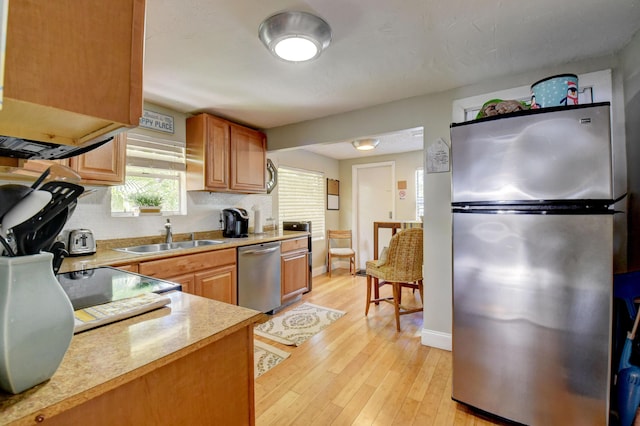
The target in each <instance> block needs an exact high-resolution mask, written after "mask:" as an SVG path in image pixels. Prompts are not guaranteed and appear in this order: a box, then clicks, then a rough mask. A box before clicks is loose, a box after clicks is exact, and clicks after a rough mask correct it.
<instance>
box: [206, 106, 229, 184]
mask: <svg viewBox="0 0 640 426" xmlns="http://www.w3.org/2000/svg"><path fill="white" fill-rule="evenodd" d="M205 186H206V187H207V189H227V188H229V123H227V122H226V121H224V120H219V119H217V118H215V117H211V116H207V140H206V148H205Z"/></svg>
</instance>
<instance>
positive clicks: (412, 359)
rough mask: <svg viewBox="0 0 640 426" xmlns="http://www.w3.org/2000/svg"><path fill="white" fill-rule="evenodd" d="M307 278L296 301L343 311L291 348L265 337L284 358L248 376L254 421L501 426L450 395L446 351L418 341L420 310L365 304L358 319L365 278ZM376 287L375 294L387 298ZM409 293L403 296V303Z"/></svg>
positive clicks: (338, 274) (342, 273)
mask: <svg viewBox="0 0 640 426" xmlns="http://www.w3.org/2000/svg"><path fill="white" fill-rule="evenodd" d="M332 275H333V277H332V278H331V279H329V278H328V277H326V276H324V275H323V276H318V277H314V278H313V291H311V292H310V293H308V294H306V295H303V297H302V300H301V301H300V302H297V303H295V304H293V305H291V306H288V307H287V308H286V309H285V310H288V309H292V308H294V307H295V306H298V305H299V304H300V303H303V302H310V303H314V304H317V305H321V306H326V307H330V308H334V309H339V310H342V311H345V312H346V313H347V314H346V315H345V316H343V317H342V318H340V319H339V320H338V321H336V322H335V323H334V324H332V325H331V326H330V327H327V328H326V329H324V330H323V331H321V332H320V333H318V334H316V335H315V336H313V337H312V338H311V339H309V340H307V341H306V342H305V343H303V344H302V345H301V346H299V347H288V346H285V345H282V344H279V343H276V342H273V341H271V340H268V339H262V338H260V337H256V338H259V339H261V340H264V341H265V342H267V343H269V344H271V345H273V346H277V347H279V348H280V349H283V350H285V351H287V352H290V353H291V356H290V357H289V358H288V359H287V360H285V361H284V362H282V363H281V364H279V365H277V366H276V367H274V368H273V369H271V370H270V371H268V372H267V373H265V374H264V375H262V376H260V377H259V378H258V379H257V380H256V384H255V402H256V424H257V425H258V426H268V425H278V426H280V425H374V424H375V425H465V426H480V425H504V423H500V422H498V421H497V420H495V419H488V418H485V417H482V416H481V415H480V414H478V413H475V412H474V411H472V410H470V409H469V408H467V407H466V406H464V405H461V404H458V403H456V402H455V401H453V400H451V352H448V351H444V350H440V349H435V348H430V347H427V346H423V345H421V344H420V334H421V329H422V313H415V314H410V315H404V316H402V317H401V319H400V321H401V326H402V331H401V332H400V333H398V332H396V328H395V320H394V316H393V306H391V305H390V304H388V303H381V304H380V305H379V306H375V305H372V306H371V308H370V310H369V316H368V317H365V316H364V308H365V297H366V279H365V277H360V276H356V277H353V276H351V275H349V274H348V272H347V270H334V272H333V273H332ZM387 287H389V286H384V288H383V290H382V291H383V293H382V294H383V295H385V294H386V292H387V291H388V294H389V295H390V289H387ZM412 300H414V295H413V294H412V293H411V291H410V290H408V289H407V290H405V293H403V303H406V304H410V303H411V301H412Z"/></svg>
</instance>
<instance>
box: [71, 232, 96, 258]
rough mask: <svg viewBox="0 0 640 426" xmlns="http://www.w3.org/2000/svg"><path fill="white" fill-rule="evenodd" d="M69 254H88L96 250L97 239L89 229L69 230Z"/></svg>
mask: <svg viewBox="0 0 640 426" xmlns="http://www.w3.org/2000/svg"><path fill="white" fill-rule="evenodd" d="M67 251H69V256H87V255H90V254H94V253H95V252H96V240H95V238H93V233H92V232H91V231H90V230H88V229H74V230H72V231H70V232H69V244H68V245H67Z"/></svg>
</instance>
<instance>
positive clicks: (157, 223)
mask: <svg viewBox="0 0 640 426" xmlns="http://www.w3.org/2000/svg"><path fill="white" fill-rule="evenodd" d="M87 189H95V191H94V192H93V193H91V194H88V195H85V196H83V197H81V198H80V199H79V200H78V205H77V207H76V209H75V211H74V212H73V215H72V216H71V218H70V219H69V221H68V222H67V224H66V226H65V228H64V229H65V230H69V229H77V228H88V229H91V230H92V231H93V235H94V237H95V239H96V240H108V239H113V238H128V237H145V236H153V235H163V234H164V232H165V230H164V223H165V222H166V220H167V218H169V219H171V224H172V230H173V233H174V234H180V233H189V232H200V231H211V230H217V229H221V226H222V224H221V223H220V222H219V220H220V213H221V211H222V210H223V209H225V208H228V207H241V208H244V209H246V210H247V212H248V213H249V228H250V230H251V229H253V226H254V224H253V222H254V212H253V210H252V208H253V206H259V208H260V212H261V217H262V221H263V223H264V220H265V219H266V218H268V217H271V215H272V199H271V195H266V194H265V195H262V194H260V195H255V194H251V195H248V194H247V195H245V194H225V193H218V192H211V193H209V192H187V215H186V216H182V215H178V216H138V217H112V216H111V208H110V206H111V191H110V189H109V188H105V187H95V188H89V187H87Z"/></svg>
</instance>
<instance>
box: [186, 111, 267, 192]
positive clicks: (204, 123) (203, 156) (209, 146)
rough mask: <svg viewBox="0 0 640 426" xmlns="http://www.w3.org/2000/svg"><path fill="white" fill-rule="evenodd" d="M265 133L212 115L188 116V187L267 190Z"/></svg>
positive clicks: (192, 189)
mask: <svg viewBox="0 0 640 426" xmlns="http://www.w3.org/2000/svg"><path fill="white" fill-rule="evenodd" d="M266 165H267V138H266V136H265V135H264V133H261V132H259V131H257V130H253V129H249V128H247V127H243V126H240V125H238V124H235V123H231V122H230V121H227V120H224V119H221V118H218V117H214V116H212V115H209V114H198V115H196V116H194V117H190V118H188V119H187V189H188V190H190V191H214V192H239V193H248V194H255V193H266V192H267V191H266V182H265V170H266Z"/></svg>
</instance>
